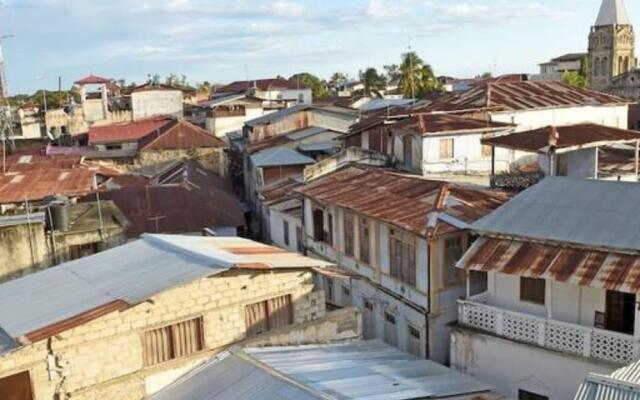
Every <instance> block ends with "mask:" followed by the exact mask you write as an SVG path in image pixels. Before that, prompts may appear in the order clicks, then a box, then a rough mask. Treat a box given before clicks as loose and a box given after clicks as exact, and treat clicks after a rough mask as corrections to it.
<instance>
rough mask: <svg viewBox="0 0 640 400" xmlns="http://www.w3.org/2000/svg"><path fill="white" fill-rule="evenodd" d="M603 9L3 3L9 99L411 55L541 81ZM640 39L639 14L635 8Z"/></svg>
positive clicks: (413, 0)
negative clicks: (102, 84) (101, 82)
mask: <svg viewBox="0 0 640 400" xmlns="http://www.w3.org/2000/svg"><path fill="white" fill-rule="evenodd" d="M600 2H601V1H600V0H5V3H6V7H5V8H4V9H3V10H1V11H2V13H3V15H2V18H1V22H2V25H0V31H1V32H2V33H3V34H7V33H13V32H15V34H16V36H15V37H13V38H10V39H7V40H6V41H5V42H4V53H5V58H6V62H7V75H8V83H9V91H10V93H12V94H15V93H22V92H32V91H34V90H36V89H38V88H43V87H44V88H48V89H54V88H56V87H57V77H58V76H62V77H63V85H64V86H65V87H66V86H70V85H71V82H73V81H74V80H75V79H77V78H80V77H82V76H84V75H87V74H89V73H90V72H93V73H94V74H96V75H101V76H105V77H110V78H114V79H119V78H124V79H126V80H127V81H129V82H130V81H133V82H137V83H142V82H143V81H144V80H145V78H146V76H147V74H148V73H152V74H153V73H158V74H161V75H166V74H169V73H172V72H175V73H179V74H185V75H187V77H188V79H189V81H191V82H198V81H203V80H209V81H211V82H216V83H224V82H227V81H232V80H240V79H246V78H247V77H248V78H250V79H256V78H262V77H269V76H275V75H277V74H280V75H284V76H289V75H291V74H293V73H296V72H300V71H308V72H311V73H314V74H317V75H319V76H321V77H326V78H328V77H329V76H330V75H331V73H332V72H335V71H342V72H345V73H348V74H350V75H351V76H356V75H357V72H358V70H360V69H362V68H365V67H369V66H373V67H378V68H381V67H382V66H383V65H385V64H389V63H394V62H396V63H397V62H398V61H399V58H400V54H401V53H402V52H405V51H406V50H407V48H408V47H409V45H411V46H412V47H413V49H415V50H416V51H417V52H418V53H419V54H420V55H421V56H422V58H424V59H425V60H427V61H428V62H429V63H431V64H432V65H433V66H434V68H435V70H436V73H438V74H443V75H444V74H446V75H451V76H458V77H470V76H474V75H476V74H480V73H482V72H483V71H493V72H494V73H497V74H499V73H506V72H535V71H536V70H537V64H538V63H539V62H542V61H545V60H547V59H548V58H550V57H552V56H557V55H561V54H564V53H567V52H574V51H584V50H585V49H586V47H587V35H588V32H589V27H590V26H591V25H592V24H593V23H594V21H595V19H596V16H597V13H598V9H599V7H600ZM627 8H628V10H629V14H630V17H631V19H632V20H633V22H634V23H635V24H636V25H637V26H638V28H639V29H640V2H639V1H636V0H632V1H631V0H627Z"/></svg>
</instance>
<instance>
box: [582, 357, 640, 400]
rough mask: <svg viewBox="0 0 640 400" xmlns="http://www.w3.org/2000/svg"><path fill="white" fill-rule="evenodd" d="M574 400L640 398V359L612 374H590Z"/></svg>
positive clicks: (638, 399)
mask: <svg viewBox="0 0 640 400" xmlns="http://www.w3.org/2000/svg"><path fill="white" fill-rule="evenodd" d="M574 400H640V361H637V362H635V363H633V364H631V365H628V366H626V367H624V368H620V369H618V370H616V371H614V372H613V373H611V374H610V375H606V376H603V375H597V374H590V375H589V376H587V377H586V378H585V380H584V382H583V383H582V384H581V385H580V388H578V392H577V393H576V397H575V398H574Z"/></svg>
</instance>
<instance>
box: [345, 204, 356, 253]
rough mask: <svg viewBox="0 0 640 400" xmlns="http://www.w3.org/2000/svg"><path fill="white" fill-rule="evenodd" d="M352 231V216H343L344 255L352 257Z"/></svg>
mask: <svg viewBox="0 0 640 400" xmlns="http://www.w3.org/2000/svg"><path fill="white" fill-rule="evenodd" d="M354 236H355V232H354V230H353V215H349V214H345V215H344V254H346V255H348V256H350V257H353V255H354V252H353V242H354V241H355V237H354Z"/></svg>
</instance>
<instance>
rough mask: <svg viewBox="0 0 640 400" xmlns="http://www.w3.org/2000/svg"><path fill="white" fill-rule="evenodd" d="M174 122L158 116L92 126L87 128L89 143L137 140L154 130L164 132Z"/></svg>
mask: <svg viewBox="0 0 640 400" xmlns="http://www.w3.org/2000/svg"><path fill="white" fill-rule="evenodd" d="M174 122H175V120H174V119H172V118H165V117H158V118H150V119H145V120H141V121H135V122H124V123H119V124H111V125H105V126H93V127H91V129H89V144H90V145H95V144H99V143H114V142H127V141H129V142H137V141H138V140H140V139H142V138H143V137H145V136H147V135H150V134H152V133H154V132H158V133H160V132H164V129H166V128H167V127H168V126H169V125H170V124H173V123H174Z"/></svg>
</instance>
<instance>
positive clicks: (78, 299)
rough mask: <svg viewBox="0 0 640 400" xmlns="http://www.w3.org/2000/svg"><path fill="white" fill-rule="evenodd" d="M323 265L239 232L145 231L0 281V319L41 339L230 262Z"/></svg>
mask: <svg viewBox="0 0 640 400" xmlns="http://www.w3.org/2000/svg"><path fill="white" fill-rule="evenodd" d="M327 265H330V264H329V263H326V262H323V261H318V260H314V259H311V258H307V257H304V256H302V255H300V254H297V253H289V252H286V251H284V250H282V249H278V248H275V247H271V246H267V245H263V244H260V243H257V242H253V241H251V240H247V239H241V238H213V237H195V236H179V235H176V236H172V235H143V236H142V238H141V239H140V240H136V241H134V242H130V243H127V244H125V245H122V246H119V247H115V248H113V249H110V250H106V251H104V252H101V253H97V254H94V255H92V256H89V257H85V258H81V259H78V260H75V261H71V262H67V263H64V264H61V265H59V266H56V267H53V268H50V269H47V270H44V271H41V272H37V273H34V274H31V275H27V276H25V277H23V278H19V279H16V280H13V281H9V282H6V283H4V284H2V285H0V327H1V328H2V329H3V330H4V331H6V332H7V333H8V334H9V335H10V336H11V337H12V338H14V339H21V338H23V337H27V338H31V339H32V340H40V339H42V338H45V337H48V336H50V335H53V334H57V333H59V332H62V331H64V330H66V329H69V328H71V327H73V326H76V325H78V324H79V323H84V322H87V320H90V319H93V318H96V317H99V316H101V315H104V314H106V313H108V312H110V311H114V310H118V309H122V308H123V307H127V306H130V305H136V304H138V303H140V302H142V301H144V300H146V299H148V298H149V297H152V296H153V295H156V294H157V293H160V292H162V291H165V290H168V289H170V288H173V287H176V286H179V285H181V284H185V283H188V282H191V281H193V280H196V279H200V278H203V277H207V276H211V275H215V274H218V273H221V272H224V271H226V270H228V269H230V268H260V269H270V268H273V269H277V268H312V267H323V266H327ZM80 316H83V317H82V318H81V319H80ZM74 319H78V320H79V321H80V320H81V321H80V322H77V323H76V324H75V325H74V322H73V321H74Z"/></svg>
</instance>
